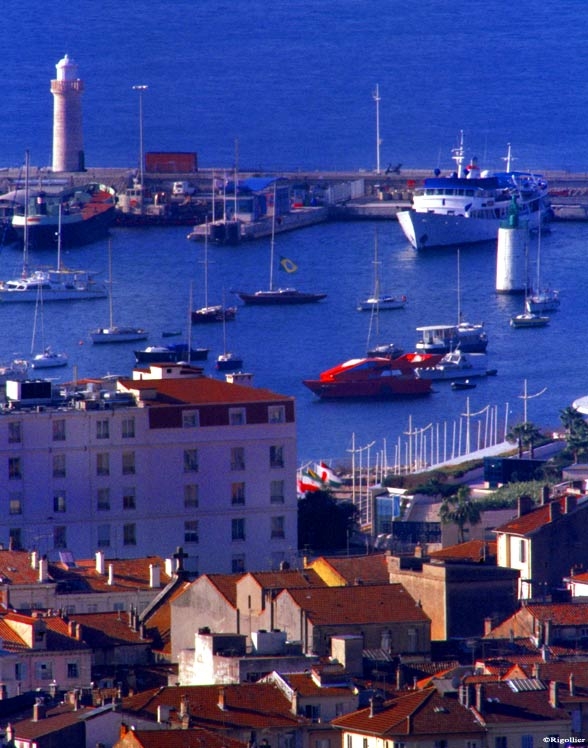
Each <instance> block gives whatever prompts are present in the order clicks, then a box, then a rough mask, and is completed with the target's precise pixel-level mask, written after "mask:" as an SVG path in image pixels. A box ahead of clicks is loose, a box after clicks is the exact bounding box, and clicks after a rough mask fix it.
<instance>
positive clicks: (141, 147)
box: [133, 85, 149, 204]
mask: <svg viewBox="0 0 588 748" xmlns="http://www.w3.org/2000/svg"><path fill="white" fill-rule="evenodd" d="M148 88H149V86H143V85H141V86H133V91H138V92H139V181H140V184H141V190H142V189H143V91H146V90H147V89H148ZM141 197H142V195H141ZM141 204H142V201H141Z"/></svg>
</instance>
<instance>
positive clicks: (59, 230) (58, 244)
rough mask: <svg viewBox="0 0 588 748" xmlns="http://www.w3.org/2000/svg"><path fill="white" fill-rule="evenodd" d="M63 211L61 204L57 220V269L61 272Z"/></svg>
mask: <svg viewBox="0 0 588 748" xmlns="http://www.w3.org/2000/svg"><path fill="white" fill-rule="evenodd" d="M61 210H62V205H61V202H60V203H59V213H58V218H57V269H58V270H61Z"/></svg>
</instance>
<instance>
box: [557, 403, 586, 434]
mask: <svg viewBox="0 0 588 748" xmlns="http://www.w3.org/2000/svg"><path fill="white" fill-rule="evenodd" d="M559 420H560V421H561V423H562V426H563V427H564V429H565V431H566V433H568V434H569V433H571V432H572V431H575V430H576V429H577V428H582V427H583V426H585V425H586V421H585V420H584V417H583V416H582V414H581V413H579V412H578V411H577V410H576V409H575V408H572V406H571V405H568V407H567V408H564V409H563V410H560V411H559Z"/></svg>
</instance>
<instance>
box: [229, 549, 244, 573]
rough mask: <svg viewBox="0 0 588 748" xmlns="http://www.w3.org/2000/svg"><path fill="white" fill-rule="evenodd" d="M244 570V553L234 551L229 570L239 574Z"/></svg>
mask: <svg viewBox="0 0 588 748" xmlns="http://www.w3.org/2000/svg"><path fill="white" fill-rule="evenodd" d="M244 571H245V554H243V553H236V554H235V555H234V556H233V557H232V558H231V572H232V573H233V574H241V573H242V572H244Z"/></svg>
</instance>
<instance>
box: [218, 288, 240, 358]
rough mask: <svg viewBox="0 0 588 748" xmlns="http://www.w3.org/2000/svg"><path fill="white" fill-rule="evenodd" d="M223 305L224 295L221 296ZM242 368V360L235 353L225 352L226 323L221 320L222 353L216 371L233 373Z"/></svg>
mask: <svg viewBox="0 0 588 748" xmlns="http://www.w3.org/2000/svg"><path fill="white" fill-rule="evenodd" d="M223 303H224V294H223ZM242 366H243V359H242V358H241V357H240V356H238V355H237V354H236V353H231V352H230V351H227V323H226V320H223V352H222V353H221V354H220V355H219V356H218V357H217V359H216V368H217V370H218V371H235V370H236V369H240V368H241V367H242Z"/></svg>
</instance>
